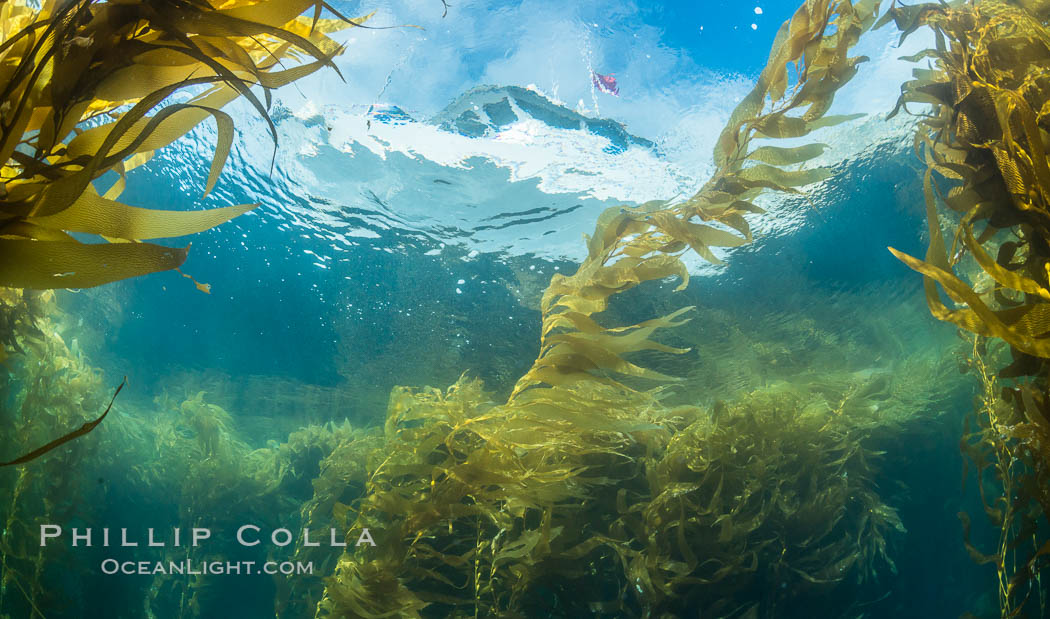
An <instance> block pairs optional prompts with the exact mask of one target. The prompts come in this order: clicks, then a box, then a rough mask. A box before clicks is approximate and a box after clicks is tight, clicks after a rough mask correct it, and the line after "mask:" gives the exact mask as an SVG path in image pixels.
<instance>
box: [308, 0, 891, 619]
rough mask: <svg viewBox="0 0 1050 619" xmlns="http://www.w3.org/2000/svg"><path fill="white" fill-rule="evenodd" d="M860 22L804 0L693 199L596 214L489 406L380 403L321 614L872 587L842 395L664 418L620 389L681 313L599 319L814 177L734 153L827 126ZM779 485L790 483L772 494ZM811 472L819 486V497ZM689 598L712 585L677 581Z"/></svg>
mask: <svg viewBox="0 0 1050 619" xmlns="http://www.w3.org/2000/svg"><path fill="white" fill-rule="evenodd" d="M877 9H878V3H877V2H862V3H859V4H857V5H856V6H855V5H854V4H852V3H851V2H849V1H848V0H840V1H833V0H810V1H809V2H807V3H805V4H804V5H803V6H802V7H801V8H800V9H799V10H798V12H797V13H796V14H795V16H794V17H793V18H792V20H791V21H790V22H788V23H787V24H785V25H784V27H783V28H782V29H781V32H780V34H779V35H778V37H777V42H776V44H775V46H774V49H773V52H772V54H771V57H770V61H769V65H768V66H767V68H766V70H765V71H764V72H763V74H762V77H761V78H760V80H759V83H758V85H757V86H756V88H755V90H754V91H753V92H752V93H751V94H750V95H749V96H748V98H747V99H746V100H745V101H744V102H743V103H742V104H741V105H740V106H739V107H738V108H737V110H736V111H735V112H734V113H733V116H732V118H731V120H730V122H729V125H728V126H727V128H726V130H725V131H724V132H723V134H722V137H721V138H720V140H719V143H718V146H717V147H716V150H715V158H716V163H717V172H716V173H715V175H714V177H713V178H712V179H711V180H710V181H709V182H708V183H707V184H706V185H705V186H704V187H703V189H701V191H700V192H698V193H697V194H696V195H695V196H693V197H692V198H690V199H689V200H686V201H684V202H682V203H680V204H669V203H667V202H663V201H654V202H650V203H648V204H645V205H642V206H640V207H637V208H614V209H609V210H607V211H605V212H604V213H603V214H602V215H601V217H600V218H599V221H598V224H597V226H596V229H595V232H594V234H593V235H592V236H591V237H589V238H588V239H587V248H588V256H587V259H586V260H585V261H584V262H583V264H582V265H581V266H580V268H579V269H578V270H577V272H576V273H575V274H573V275H571V276H564V275H560V274H559V275H555V276H554V277H553V278H552V280H551V283H550V286H549V287H548V289H547V290H546V292H545V294H544V295H543V298H542V301H541V310H542V314H543V322H542V330H541V349H540V354H539V357H538V359H537V360H536V362H535V364H534V365H533V366H532V368H531V369H530V370H529V372H528V373H527V374H526V375H525V376H523V377H522V378H521V380H520V381H519V382H518V383H517V385H516V387H515V389H514V391H513V393H512V395H511V397H510V399H509V401H508V402H507V403H506V404H495V403H493V402H491V401H490V398H489V396H487V395H486V394H485V393H484V392H483V391H482V390H481V387H480V384H478V383H477V381H471V380H467V379H465V378H464V379H461V380H460V381H459V382H458V383H457V384H456V385H454V386H453V387H452V388H450V389H448V390H446V391H440V390H436V389H425V390H410V389H395V391H394V392H393V393H392V394H391V398H390V404H389V408H388V411H387V423H386V427H385V435H386V436H385V444H384V445H383V446H382V447H381V448H379V449H377V450H376V451H375V452H374V454H373V457H372V459H371V460H370V462H369V471H370V473H369V476H368V483H367V487H366V494H365V495H364V497H362V498H361V499H360V500H359V501H358V502H356V503H355V504H354V505H353V506H352V508H351V507H341V508H335V509H333V515H334V516H335V517H337V518H339V519H341V520H342V524H343V526H344V528H347V529H351V530H355V529H359V528H360V527H362V526H368V527H373V531H374V532H375V534H376V535H377V536H378V537H377V538H376V544H377V546H376V547H375V548H370V547H362V548H358V549H356V550H355V549H349V548H348V552H347V553H346V554H345V555H344V556H343V557H342V558H341V559H340V560H339V563H338V564H337V566H336V569H335V572H334V574H333V575H332V576H331V577H330V578H328V579H327V580H326V586H325V593H324V598H323V599H322V601H321V602H320V603H319V604H318V607H317V616H318V617H332V616H351V617H368V618H378V617H389V616H401V617H418V616H421V615H423V614H427V615H428V616H457V617H459V616H475V617H476V616H528V615H538V614H543V615H549V614H552V611H551V608H543V607H542V606H539V607H538V606H535V605H536V604H537V601H536V600H537V599H538V598H540V597H542V593H540V592H543V591H549V592H551V594H550V595H552V596H553V597H555V598H556V600H555V601H554V602H552V603H553V604H555V605H556V604H566V607H565V608H559V609H558V610H557V611H556V612H557V613H560V614H562V615H563V616H587V615H593V616H685V615H686V614H695V613H696V612H697V609H700V610H699V612H701V613H702V614H704V615H705V616H706V615H707V614H711V615H712V616H728V615H729V614H731V613H733V612H735V611H739V613H741V614H742V613H744V611H747V612H750V613H753V615H752V616H758V613H759V605H753V603H752V602H749V601H746V596H744V595H741V596H740V597H736V596H735V594H734V593H733V592H737V591H744V590H746V589H747V588H748V587H752V586H758V587H761V586H762V585H761V584H758V583H759V581H762V582H774V583H778V582H784V579H790V580H791V581H792V583H791V587H790V588H789V589H788V591H791V592H792V593H791V594H790V595H791V596H794V595H795V592H797V591H801V590H805V591H806V592H807V595H808V594H814V595H820V594H821V593H824V594H826V593H827V592H828V591H829V590H830V588H832V587H834V586H835V585H836V583H839V582H841V581H843V580H844V579H846V578H851V579H857V580H870V578H871V576H872V573H873V569H874V567H873V566H874V565H875V564H876V563H877V562H878V561H885V560H888V556H887V555H886V552H885V540H884V537H883V535H884V533H887V532H888V531H889V530H892V529H895V528H900V523H899V521H898V520H897V517H896V514H895V512H894V511H893V510H892V509H891V508H889V507H888V506H887V505H885V504H884V503H883V502H882V500H881V498H880V497H879V496H878V495H877V494H876V493H875V492H874V491H873V490H872V489H871V488H870V487H869V486H868V484H867V481H865V479H867V478H866V477H865V474H858V472H859V471H861V470H867V469H868V468H869V467H871V466H872V460H873V459H874V457H875V455H876V454H873V453H871V452H870V451H869V450H867V449H864V448H862V447H861V446H860V445H859V444H858V443H857V440H858V439H857V438H856V437H857V435H858V433H857V432H856V430H857V426H855V425H854V424H856V423H857V419H855V418H854V416H853V415H852V414H843V412H842V411H843V409H844V408H846V404H845V402H846V401H847V400H849V397H848V396H846V397H844V396H843V395H842V394H838V393H836V397H837V400H836V401H837V402H839V401H841V402H842V404H839V406H838V409H834V410H833V409H832V408H831V407H829V406H815V407H814V406H812V404H807V403H806V401H805V400H806V398H802V397H793V398H784V399H780V398H772V399H769V400H759V399H756V400H753V401H750V402H746V403H742V404H740V405H739V406H738V407H734V408H733V409H732V410H727V409H726V407H724V406H723V407H722V408H721V409H720V410H715V411H713V412H708V411H704V410H701V409H699V408H697V407H695V406H682V407H679V408H668V407H667V406H665V405H664V404H662V403H661V394H660V392H659V391H658V390H654V391H636V390H633V389H630V388H628V387H627V386H625V385H624V384H622V383H621V382H619V381H620V380H621V379H622V377H635V378H649V379H657V380H665V379H667V378H668V377H667V376H665V375H663V374H660V373H657V372H655V371H653V370H650V369H647V368H644V367H642V366H640V365H637V364H635V363H632V362H631V361H628V360H627V358H626V357H627V355H630V354H631V353H635V352H638V351H644V350H655V351H661V352H668V353H682V352H685V351H684V350H683V349H680V348H674V347H670V346H667V345H664V344H661V343H659V342H657V341H655V340H654V339H653V335H654V333H655V332H656V331H657V330H659V329H663V328H667V327H674V326H677V325H681V324H682V323H683V322H685V318H684V314H685V313H686V312H688V311H689V310H690V309H691V308H681V309H678V310H676V311H672V312H669V313H668V314H666V315H664V316H661V317H657V318H653V319H650V320H646V321H642V322H639V323H637V324H632V325H629V326H624V327H617V326H606V325H603V324H602V323H601V322H600V320H599V317H598V315H599V314H601V313H602V312H603V311H605V310H606V309H607V308H608V306H609V302H610V299H611V298H612V297H613V296H614V295H616V294H618V293H621V292H625V291H627V290H630V289H633V288H636V287H638V286H640V285H643V284H645V283H646V282H651V281H654V280H661V279H664V278H668V277H673V276H677V277H679V278H680V279H681V280H682V285H681V286H680V287H684V286H685V284H686V283H687V282H688V272H687V270H686V268H685V265H684V264H683V262H682V261H681V256H682V254H683V253H684V252H685V251H687V250H689V249H692V250H693V251H696V252H697V253H698V254H699V255H701V256H703V257H704V258H706V259H708V260H711V261H717V258H716V257H715V256H714V254H713V253H712V251H711V249H710V248H711V247H732V246H737V245H742V244H744V243H746V242H748V241H749V240H750V238H751V232H750V228H749V226H748V224H747V222H746V221H745V220H744V217H743V215H744V214H746V213H752V212H761V211H760V209H758V207H756V206H755V205H754V204H753V202H752V200H753V199H754V198H755V196H757V195H758V194H759V193H760V192H761V191H763V190H764V189H773V190H777V191H787V192H793V191H797V190H796V189H795V187H797V186H801V185H805V184H808V183H812V182H814V181H817V180H820V179H823V178H826V177H827V172H826V171H822V170H818V171H813V170H808V171H797V170H787V169H784V168H783V167H782V166H788V165H795V164H798V163H801V162H804V161H807V160H809V159H811V158H812V157H814V156H816V155H818V154H819V153H820V152H821V151H822V146H820V145H806V146H801V147H795V148H779V147H774V146H768V145H767V146H761V147H755V146H754V145H753V144H752V142H753V141H754V140H756V139H759V138H766V137H772V138H779V137H798V136H802V135H806V134H807V133H809V132H810V131H812V130H814V129H817V128H819V127H822V126H827V125H828V124H831V123H833V122H836V121H837V120H839V119H834V118H827V117H826V116H825V115H824V114H825V112H826V111H827V109H828V108H829V106H830V104H831V99H832V97H833V95H834V93H835V91H836V90H837V88H839V87H840V86H841V85H842V84H843V83H845V81H846V80H848V79H849V78H850V77H851V76H852V74H853V72H854V68H855V66H856V64H857V63H858V62H860V60H861V59H859V58H849V57H848V50H849V48H850V47H851V46H852V45H853V44H854V43H856V41H857V38H858V37H859V35H860V33H861V32H862V31H864V30H865V29H866V28H868V27H869V26H870V25H871V24H872V23H873V22H874V17H875V13H876V11H877ZM790 75H794V76H795V79H794V80H791V79H789V76H790ZM789 86H790V92H788V91H789ZM703 222H713V223H714V224H715V225H711V224H709V223H703ZM731 230H732V231H731ZM807 407H808V408H807ZM804 408H805V411H804V410H803V409H804ZM861 409H862V410H863V411H867V412H868V413H870V409H869V408H867V407H858V410H861ZM806 413H809V414H806ZM850 428H852V429H853V430H854V432H851V431H850ZM774 444H777V445H780V446H786V445H789V444H790V446H789V447H784V448H783V450H782V451H781V449H780V448H779V447H774ZM800 466H801V467H802V470H803V472H802V473H799V472H798V471H799V467H800ZM852 467H856V468H854V469H853V471H852V472H853V474H852V475H847V474H846V473H847V470H846V469H849V468H852ZM789 468H790V470H791V472H790V473H787V471H788V469H789ZM759 469H761V470H759ZM774 471H775V472H774ZM756 472H757V473H758V474H759V475H758V476H757V477H756ZM781 474H783V475H785V478H790V479H792V480H793V481H790V482H786V483H783V484H776V483H768V482H770V480H771V479H773V478H775V477H776V476H778V475H781ZM798 475H801V476H802V477H798ZM828 475H834V476H835V477H834V478H833V479H834V483H828V482H825V481H821V482H820V484H817V483H816V480H818V479H820V480H824V479H825V478H826V477H827V476H828ZM810 527H812V528H810ZM802 530H805V531H807V532H806V533H805V534H803V535H801V536H795V535H792V534H791V533H790V532H798V531H802ZM818 530H819V532H817V533H816V537H813V538H807V537H806V536H808V535H809V534H810V532H811V531H818ZM803 538H805V539H803ZM774 540H775V541H774ZM768 566H775V567H773V568H770V567H768ZM769 569H773V570H774V572H773V573H772V574H775V575H771V573H770V572H769V571H768V570H769ZM608 583H616V587H617V588H618V590H617V591H612V590H610V587H609V586H608ZM801 583H805V584H804V585H803V584H801ZM705 584H706V585H711V584H717V585H718V586H717V587H710V588H702V587H695V588H690V585H705ZM796 585H797V586H796ZM787 595H788V594H781V593H777V592H771V593H770V594H769V595H768V598H769V599H768V601H767V602H765V603H763V604H762V605H761V606H762V611H761V612H764V613H766V616H772V615H773V614H774V613H775V612H776V611H777V610H779V605H780V604H781V603H782V602H783V601H784V600H783V599H782V597H783V596H787ZM762 597H763V598H765V597H766V594H763V596H762ZM734 609H735V611H734Z"/></svg>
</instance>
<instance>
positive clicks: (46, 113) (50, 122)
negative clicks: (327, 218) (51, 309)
mask: <svg viewBox="0 0 1050 619" xmlns="http://www.w3.org/2000/svg"><path fill="white" fill-rule="evenodd" d="M325 6H326V5H325V4H324V3H323V2H292V1H291V0H268V1H266V2H260V3H250V2H246V1H237V2H233V3H226V4H225V5H224V7H223V8H221V9H215V8H213V7H212V6H211V5H209V4H208V3H204V2H96V1H94V0H77V1H75V2H55V1H52V0H49V1H46V2H44V3H43V7H42V8H41V9H40V10H39V11H34V10H32V9H30V8H29V7H27V6H20V5H16V4H14V3H5V4H4V6H3V9H2V13H0V22H2V23H0V29H2V31H3V32H4V33H5V37H4V41H3V43H2V44H0V59H2V62H0V129H2V131H0V162H2V164H3V170H2V171H0V188H2V191H0V286H9V287H14V288H83V287H90V286H97V285H100V284H104V283H107V282H112V281H116V280H120V279H125V278H128V277H134V276H137V275H142V274H145V273H151V272H154V271H161V270H166V269H173V268H176V267H178V266H180V265H181V264H182V263H183V261H184V260H185V259H186V255H187V249H188V248H182V249H179V248H171V247H164V246H161V245H156V244H151V243H142V242H140V241H143V240H148V239H157V238H170V237H178V236H185V235H188V234H193V233H196V232H200V231H202V230H206V229H208V228H211V227H214V226H217V225H219V224H221V223H223V222H225V221H227V220H229V219H231V218H233V217H236V216H238V215H240V214H242V213H244V212H246V211H248V210H250V209H251V208H253V205H250V204H247V205H235V206H227V207H223V208H217V209H211V210H205V211H161V210H149V209H142V208H137V207H133V206H129V205H126V204H123V203H120V202H118V201H117V200H116V199H117V198H118V197H119V195H120V194H121V192H122V191H123V189H124V186H125V178H126V176H125V175H126V173H127V172H128V171H129V170H131V169H133V168H136V167H138V166H141V165H142V164H144V163H146V162H147V161H149V159H150V157H151V156H152V153H153V152H154V151H156V150H157V149H159V148H163V147H164V146H167V145H168V144H170V143H171V142H173V141H174V140H176V139H177V138H179V137H180V136H182V135H184V134H185V133H187V132H189V131H190V130H191V129H192V128H193V127H194V126H196V125H197V124H199V123H200V122H202V121H203V120H205V119H206V118H209V117H210V118H213V119H214V120H215V123H216V126H217V128H218V143H217V144H216V147H215V152H214V154H213V157H212V163H211V169H210V171H209V173H208V178H207V181H206V184H205V193H206V194H207V193H208V192H210V191H211V189H212V188H213V187H214V186H215V183H216V181H217V180H218V177H219V174H220V173H221V171H222V168H223V165H224V163H225V161H226V158H227V156H228V154H229V151H230V147H231V144H232V141H233V120H232V119H231V117H230V116H229V115H228V114H226V113H225V112H223V111H222V110H221V108H222V107H223V106H224V105H225V104H226V103H228V102H230V101H231V100H233V99H235V98H236V97H238V96H243V97H245V98H246V99H247V100H248V101H250V102H251V104H252V105H253V106H254V107H255V108H256V110H257V111H258V112H259V113H260V114H261V115H262V116H263V118H264V119H265V120H266V122H267V123H268V125H269V128H270V131H271V133H272V134H273V137H274V140H275V141H276V131H275V129H274V126H273V123H272V121H271V120H270V118H269V115H268V114H267V111H266V108H267V106H268V104H269V101H270V91H271V90H272V89H274V88H277V87H280V86H283V85H285V84H288V83H290V82H293V81H294V80H296V79H299V78H301V77H303V76H305V75H308V74H310V73H312V72H313V71H315V70H317V69H319V68H321V67H323V66H329V67H332V68H334V67H335V65H334V63H333V62H332V58H333V57H334V56H335V55H337V54H339V53H341V51H342V49H341V48H340V46H338V45H337V44H335V43H334V42H333V41H332V40H331V39H330V38H329V37H328V36H327V35H326V33H328V32H332V31H333V30H336V29H338V28H342V27H345V26H348V25H352V24H359V23H360V22H361V21H362V20H347V19H345V18H342V17H341V16H340V19H321V13H322V9H323V8H324V7H325ZM311 7H312V8H314V9H315V11H314V15H313V18H312V19H311V18H307V17H299V15H300V13H301V12H302V11H304V10H306V9H308V8H311ZM300 56H309V57H312V58H314V61H313V62H308V63H305V64H301V65H298V66H294V67H291V68H285V67H284V64H283V60H284V59H290V58H297V57H300ZM253 85H257V86H261V87H262V88H263V91H264V94H265V99H266V104H265V105H264V103H263V102H262V101H260V100H259V99H258V98H257V96H256V95H255V94H254V93H253V92H252V90H251V87H252V86H253ZM202 86H207V87H210V88H208V89H207V90H206V91H204V92H203V93H201V94H199V95H198V96H196V97H194V98H193V99H192V100H191V101H189V102H188V103H170V98H171V96H172V95H174V94H175V93H176V92H179V91H180V90H185V89H188V88H194V87H198V89H199V87H202ZM151 113H152V115H150V114H151ZM110 171H112V172H116V173H117V174H118V180H117V181H116V183H115V184H114V185H112V186H111V187H110V188H109V189H108V190H107V191H106V192H105V193H99V192H98V191H97V190H96V188H95V187H94V186H93V184H92V183H93V181H95V180H96V179H98V178H99V177H100V176H102V175H103V174H105V173H106V172H110ZM70 232H80V233H86V234H91V235H97V236H98V237H101V238H100V239H99V240H103V241H106V242H102V243H82V242H80V241H78V240H76V239H75V238H74V237H73V236H71V235H70V234H69V233H70Z"/></svg>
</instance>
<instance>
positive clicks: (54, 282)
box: [0, 238, 189, 289]
mask: <svg viewBox="0 0 1050 619" xmlns="http://www.w3.org/2000/svg"><path fill="white" fill-rule="evenodd" d="M188 251H189V247H185V248H181V249H180V248H174V247H163V246H161V245H153V244H150V243H112V244H111V243H105V244H94V245H86V244H83V243H69V242H60V241H25V240H12V239H3V238H0V286H7V287H10V288H36V289H47V288H91V287H93V286H99V285H101V284H108V283H110V282H114V281H117V280H121V279H128V278H130V277H138V276H139V275H145V274H147V273H156V272H157V271H167V270H169V269H174V268H175V267H177V266H180V265H181V264H182V263H183V262H184V261H185V260H186V254H187V252H188Z"/></svg>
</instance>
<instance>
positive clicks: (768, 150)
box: [747, 144, 828, 166]
mask: <svg viewBox="0 0 1050 619" xmlns="http://www.w3.org/2000/svg"><path fill="white" fill-rule="evenodd" d="M827 147H828V145H827V144H806V145H805V146H796V147H793V148H782V147H779V146H762V147H761V148H756V149H755V150H753V151H752V152H751V153H750V154H749V155H748V156H747V158H748V159H754V160H755V161H762V162H764V163H768V164H771V165H778V166H780V165H791V164H794V163H802V162H804V161H809V160H810V159H812V158H814V157H819V156H820V155H822V154H823V153H824V149H826V148H827Z"/></svg>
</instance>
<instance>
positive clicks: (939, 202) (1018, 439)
mask: <svg viewBox="0 0 1050 619" xmlns="http://www.w3.org/2000/svg"><path fill="white" fill-rule="evenodd" d="M886 19H887V20H889V19H893V20H894V21H895V22H896V24H897V26H898V27H899V28H900V29H901V31H902V32H903V34H902V38H903V37H905V36H907V35H908V34H910V33H911V32H913V31H915V30H916V29H918V28H920V27H926V28H929V29H931V30H932V31H933V33H934V35H935V37H936V47H935V48H934V49H929V50H926V51H924V52H921V53H920V54H918V55H916V56H915V57H914V58H912V60H916V61H917V60H920V59H928V60H929V61H930V65H931V66H930V68H928V69H916V70H915V78H916V79H915V80H913V81H911V82H908V83H907V84H905V85H904V86H903V87H902V95H901V99H900V102H899V103H898V109H901V108H903V107H905V106H906V105H907V104H908V103H919V104H928V105H929V108H928V111H926V112H924V115H923V117H922V119H921V122H920V124H919V130H918V131H917V132H916V135H915V150H916V153H917V154H919V156H920V157H922V158H923V160H924V161H925V162H926V164H927V170H926V174H925V178H924V190H925V191H924V193H925V202H926V213H927V220H928V222H929V233H930V246H929V249H928V251H927V252H926V257H925V260H918V259H916V258H914V257H912V256H908V255H906V254H903V253H901V252H899V251H897V250H895V249H892V248H891V250H890V251H892V252H893V253H894V255H896V256H897V257H898V258H900V259H901V260H903V261H904V262H905V263H906V264H907V265H908V266H910V267H911V268H913V269H915V270H916V271H918V272H920V273H922V274H923V276H924V281H925V290H926V299H927V302H928V304H929V307H930V311H931V312H932V313H933V315H934V316H936V317H937V318H939V319H941V320H945V321H948V322H951V323H954V324H956V325H958V326H959V327H960V328H961V329H964V330H966V331H969V332H971V333H973V334H975V339H974V342H973V347H972V349H973V350H972V354H971V360H970V364H971V367H972V368H973V370H974V373H975V374H976V375H977V377H978V378H979V379H980V381H981V384H982V385H983V392H982V395H981V396H980V398H979V399H978V401H977V410H976V411H975V414H974V423H975V425H976V427H975V428H974V430H973V432H972V433H970V434H968V435H967V436H966V437H965V439H964V442H963V448H964V450H965V451H966V452H967V454H969V456H970V457H971V459H972V460H973V462H974V464H975V465H976V467H977V469H978V484H979V485H980V489H981V496H982V498H983V499H984V502H985V511H986V513H987V515H988V517H989V518H990V519H991V520H992V522H993V523H994V524H996V525H997V526H999V527H1000V529H1001V535H1000V537H999V543H998V546H997V547H996V548H995V549H994V552H991V553H989V554H983V553H981V552H980V551H979V550H978V549H976V548H974V547H973V546H968V547H969V549H970V551H971V554H972V555H973V556H974V557H975V558H976V559H977V560H979V561H981V562H986V563H991V564H993V565H994V566H995V567H996V570H997V573H998V575H999V598H1000V599H999V601H1000V608H1001V611H1002V616H1004V617H1015V616H1022V615H1027V616H1036V615H1038V616H1046V613H1047V602H1048V600H1047V599H1046V597H1047V591H1046V588H1045V585H1043V584H1042V582H1041V580H1040V573H1041V570H1042V569H1043V568H1045V567H1046V566H1047V564H1048V562H1050V534H1048V529H1047V527H1048V526H1050V421H1048V419H1050V383H1048V382H1047V380H1048V376H1047V370H1048V369H1050V366H1048V364H1047V360H1048V359H1050V303H1048V302H1050V291H1048V288H1050V281H1048V278H1050V160H1048V159H1047V154H1048V150H1050V72H1048V71H1047V67H1048V66H1050V24H1048V22H1050V2H1046V1H1042V0H1018V1H1016V2H1002V1H988V0H985V1H976V2H966V3H963V2H952V3H942V4H921V5H915V6H909V7H894V8H892V9H891V10H890V11H889V13H888V14H887V16H886ZM944 207H947V212H946V213H943V211H944ZM942 213H943V214H942ZM945 224H947V225H948V226H950V227H951V229H953V233H952V237H951V238H952V241H951V245H950V246H948V245H947V244H946V242H945V238H944V234H943V232H942V228H943V227H944V226H945ZM938 286H940V288H942V289H943V290H944V292H945V294H946V295H947V296H948V298H949V299H950V301H951V303H950V304H946V303H945V302H944V300H943V299H942V297H941V295H940V293H939V291H938ZM989 337H993V338H999V339H1001V340H1003V341H1005V342H1006V344H1007V345H1008V346H1009V352H1010V358H1011V360H1010V363H1009V364H1007V363H1005V362H1001V361H999V359H998V358H997V357H995V356H989V354H988V348H987V344H986V343H985V341H984V340H985V338H989ZM995 366H1000V367H998V369H997V368H996V367H995ZM989 467H991V469H992V470H993V471H994V483H992V482H990V478H989V477H987V476H986V475H985V474H984V473H985V471H986V469H988V468H989ZM985 485H988V486H989V488H988V489H986V488H985ZM989 494H990V496H989ZM960 516H961V517H962V518H963V519H964V522H965V523H967V528H968V526H969V524H968V523H969V520H968V516H967V515H966V514H960Z"/></svg>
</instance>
